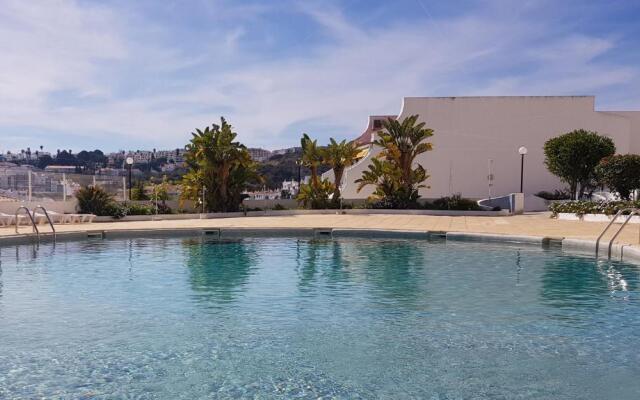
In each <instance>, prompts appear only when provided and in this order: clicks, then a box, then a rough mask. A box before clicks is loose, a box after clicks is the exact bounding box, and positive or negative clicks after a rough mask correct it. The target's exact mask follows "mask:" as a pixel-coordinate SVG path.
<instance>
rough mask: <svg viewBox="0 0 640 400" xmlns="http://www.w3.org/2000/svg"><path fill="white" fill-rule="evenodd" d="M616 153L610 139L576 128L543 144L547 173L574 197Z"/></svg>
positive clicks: (589, 183)
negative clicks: (555, 177)
mask: <svg viewBox="0 0 640 400" xmlns="http://www.w3.org/2000/svg"><path fill="white" fill-rule="evenodd" d="M615 152H616V147H615V145H614V143H613V140H611V138H608V137H606V136H600V135H598V134H597V133H596V132H589V131H585V130H583V129H578V130H575V131H573V132H569V133H565V134H564V135H560V136H558V137H555V138H552V139H549V140H548V141H547V142H545V144H544V155H545V160H544V163H545V165H546V166H547V169H548V170H549V172H551V173H552V174H554V175H556V176H558V177H559V178H560V179H561V180H562V181H564V182H566V183H568V184H569V191H570V193H571V198H573V196H574V195H575V193H576V191H577V190H578V189H579V191H580V193H582V192H583V191H584V190H585V189H586V188H587V187H589V186H590V185H591V184H592V182H593V181H594V180H595V178H596V173H595V168H596V166H597V165H598V163H599V162H600V160H602V159H603V158H605V157H608V156H611V155H613V154H615Z"/></svg>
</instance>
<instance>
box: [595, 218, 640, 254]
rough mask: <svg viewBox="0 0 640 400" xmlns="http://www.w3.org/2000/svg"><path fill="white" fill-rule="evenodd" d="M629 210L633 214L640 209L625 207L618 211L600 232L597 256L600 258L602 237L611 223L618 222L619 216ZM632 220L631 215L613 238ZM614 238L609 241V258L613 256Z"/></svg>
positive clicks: (597, 241)
mask: <svg viewBox="0 0 640 400" xmlns="http://www.w3.org/2000/svg"><path fill="white" fill-rule="evenodd" d="M627 211H630V212H631V213H632V214H633V213H638V211H640V210H638V209H637V208H624V209H622V210H620V211H618V212H617V213H616V215H615V216H614V217H613V218H612V219H611V221H609V224H608V225H607V226H606V227H605V228H604V229H603V230H602V232H601V233H600V236H598V238H597V239H596V258H598V252H599V251H600V240H602V237H603V236H604V235H605V233H607V231H608V230H609V228H611V225H613V224H614V223H615V222H616V220H617V219H618V217H619V216H621V215H622V214H623V213H625V212H627ZM630 220H631V218H630V217H629V218H627V220H626V221H625V222H624V224H623V225H622V227H621V228H620V229H619V230H618V232H616V235H615V236H614V237H613V239H615V238H616V237H617V236H618V234H619V233H620V231H621V230H622V228H624V225H626V224H627V222H629V221H630ZM613 239H612V240H611V241H610V242H609V258H611V244H612V243H613Z"/></svg>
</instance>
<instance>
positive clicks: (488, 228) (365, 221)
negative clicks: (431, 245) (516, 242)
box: [0, 213, 640, 245]
mask: <svg viewBox="0 0 640 400" xmlns="http://www.w3.org/2000/svg"><path fill="white" fill-rule="evenodd" d="M605 225H606V223H604V222H582V221H560V220H556V219H551V218H549V214H548V213H539V214H527V215H518V216H512V217H441V216H429V215H391V214H372V215H337V214H336V215H333V214H329V215H293V216H270V217H240V218H216V219H202V220H201V219H190V220H176V221H144V222H142V221H141V222H108V223H93V224H81V225H57V226H56V229H57V230H58V232H69V231H91V230H128V229H132V230H138V229H176V228H224V227H236V228H361V229H396V230H416V231H427V230H428V231H447V232H473V233H493V234H503V235H532V236H543V237H553V238H574V239H591V240H595V239H596V237H597V236H598V234H599V233H600V232H601V231H602V229H603V228H604V227H605ZM20 229H21V232H25V233H28V232H30V231H31V230H30V228H28V227H27V226H23V227H21V228H20ZM639 229H640V227H639V226H638V225H637V224H633V225H628V226H627V227H626V228H625V230H624V231H623V233H622V234H621V235H620V236H619V240H618V241H617V243H622V244H631V245H640V243H639V232H638V231H639ZM41 230H42V231H43V232H45V231H47V230H48V227H45V226H42V228H41ZM612 231H613V229H612ZM5 235H15V231H14V229H13V228H0V236H5Z"/></svg>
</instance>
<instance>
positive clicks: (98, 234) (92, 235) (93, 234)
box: [87, 231, 105, 239]
mask: <svg viewBox="0 0 640 400" xmlns="http://www.w3.org/2000/svg"><path fill="white" fill-rule="evenodd" d="M104 237H105V234H104V231H88V232H87V239H104Z"/></svg>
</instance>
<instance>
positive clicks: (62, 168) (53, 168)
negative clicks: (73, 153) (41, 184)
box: [44, 165, 76, 174]
mask: <svg viewBox="0 0 640 400" xmlns="http://www.w3.org/2000/svg"><path fill="white" fill-rule="evenodd" d="M44 171H45V172H52V173H59V174H73V173H75V172H76V167H75V166H73V165H49V166H47V167H45V168H44Z"/></svg>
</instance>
